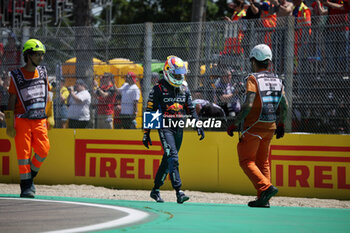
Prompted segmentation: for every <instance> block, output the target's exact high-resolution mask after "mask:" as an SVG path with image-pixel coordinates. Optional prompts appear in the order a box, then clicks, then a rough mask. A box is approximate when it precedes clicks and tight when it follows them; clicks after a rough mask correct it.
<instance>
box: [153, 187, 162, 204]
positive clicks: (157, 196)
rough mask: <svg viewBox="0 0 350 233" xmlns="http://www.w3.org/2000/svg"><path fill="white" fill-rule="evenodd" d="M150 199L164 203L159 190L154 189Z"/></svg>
mask: <svg viewBox="0 0 350 233" xmlns="http://www.w3.org/2000/svg"><path fill="white" fill-rule="evenodd" d="M150 197H151V198H153V199H154V200H155V201H156V202H159V203H163V202H164V200H163V199H162V198H161V196H160V192H159V189H154V188H153V189H152V191H151V193H150Z"/></svg>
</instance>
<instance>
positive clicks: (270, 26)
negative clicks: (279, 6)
mask: <svg viewBox="0 0 350 233" xmlns="http://www.w3.org/2000/svg"><path fill="white" fill-rule="evenodd" d="M273 7H274V5H273V4H271V2H270V1H268V0H265V1H263V2H262V3H261V16H260V18H261V22H262V24H263V26H264V27H265V28H266V29H267V31H266V32H265V37H264V41H265V44H267V45H269V47H271V33H272V32H273V31H274V28H275V27H276V21H277V19H276V14H275V12H273V11H271V9H272V8H273Z"/></svg>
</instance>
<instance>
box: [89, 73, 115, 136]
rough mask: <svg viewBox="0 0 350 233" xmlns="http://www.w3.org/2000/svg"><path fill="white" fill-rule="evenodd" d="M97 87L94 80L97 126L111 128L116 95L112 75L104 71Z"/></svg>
mask: <svg viewBox="0 0 350 233" xmlns="http://www.w3.org/2000/svg"><path fill="white" fill-rule="evenodd" d="M100 82H101V83H100V86H99V87H98V84H97V82H95V83H94V84H95V88H96V91H95V95H96V96H97V101H98V102H97V115H98V118H97V128H99V129H113V112H114V102H115V96H116V89H115V87H114V79H113V75H112V74H110V73H105V74H104V75H103V76H102V78H101V80H100Z"/></svg>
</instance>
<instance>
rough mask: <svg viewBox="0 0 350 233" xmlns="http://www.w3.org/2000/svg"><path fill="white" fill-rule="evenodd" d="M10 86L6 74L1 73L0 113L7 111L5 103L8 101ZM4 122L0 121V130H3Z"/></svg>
mask: <svg viewBox="0 0 350 233" xmlns="http://www.w3.org/2000/svg"><path fill="white" fill-rule="evenodd" d="M9 86H10V77H9V76H8V74H7V72H3V74H2V78H1V80H0V111H2V112H4V111H6V110H7V103H8V101H9V97H10V94H9V92H8V89H9ZM5 127H6V124H5V121H0V128H5Z"/></svg>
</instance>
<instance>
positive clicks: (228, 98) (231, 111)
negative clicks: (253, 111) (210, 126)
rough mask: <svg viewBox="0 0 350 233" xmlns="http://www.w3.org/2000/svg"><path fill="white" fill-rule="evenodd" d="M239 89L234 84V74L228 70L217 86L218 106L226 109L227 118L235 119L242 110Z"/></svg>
mask: <svg viewBox="0 0 350 233" xmlns="http://www.w3.org/2000/svg"><path fill="white" fill-rule="evenodd" d="M238 91H239V90H238V88H235V87H234V84H233V82H232V73H231V71H230V70H229V69H226V70H225V72H224V75H223V76H222V78H221V79H220V80H219V81H218V83H217V84H216V98H217V103H218V105H219V106H220V107H221V108H222V109H224V111H225V114H226V116H231V117H234V116H236V114H237V113H238V112H239V111H240V110H241V104H240V101H239V96H238Z"/></svg>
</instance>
